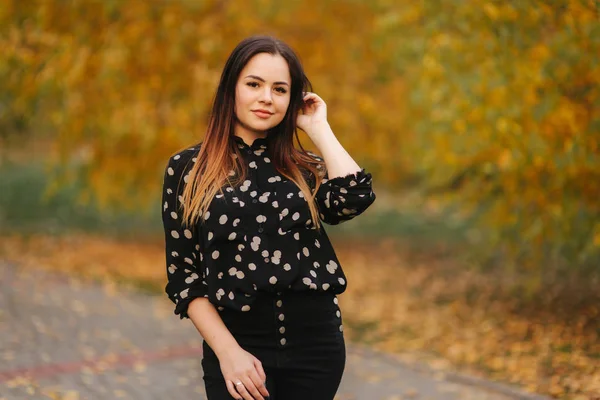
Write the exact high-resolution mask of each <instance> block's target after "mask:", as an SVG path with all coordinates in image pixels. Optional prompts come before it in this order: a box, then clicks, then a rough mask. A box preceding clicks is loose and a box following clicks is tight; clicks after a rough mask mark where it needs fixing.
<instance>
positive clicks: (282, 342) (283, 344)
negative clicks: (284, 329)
mask: <svg viewBox="0 0 600 400" xmlns="http://www.w3.org/2000/svg"><path fill="white" fill-rule="evenodd" d="M279 342H280V343H281V345H282V346H285V343H286V342H287V340H285V338H281V340H280V341H279Z"/></svg>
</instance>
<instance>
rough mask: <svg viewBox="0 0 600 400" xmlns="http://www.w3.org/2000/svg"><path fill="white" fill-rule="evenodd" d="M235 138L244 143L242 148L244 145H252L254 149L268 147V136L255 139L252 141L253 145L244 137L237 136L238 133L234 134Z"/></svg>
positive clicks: (236, 140) (241, 143) (238, 142)
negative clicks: (245, 140)
mask: <svg viewBox="0 0 600 400" xmlns="http://www.w3.org/2000/svg"><path fill="white" fill-rule="evenodd" d="M233 140H235V142H236V143H237V144H240V145H242V148H243V147H250V148H253V149H256V148H260V147H262V148H265V149H266V148H267V138H266V137H265V138H257V139H254V142H253V143H252V145H248V144H247V143H246V142H244V139H242V138H241V137H239V136H236V135H233ZM263 146H264V147H263Z"/></svg>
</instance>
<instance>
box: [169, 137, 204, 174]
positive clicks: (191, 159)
mask: <svg viewBox="0 0 600 400" xmlns="http://www.w3.org/2000/svg"><path fill="white" fill-rule="evenodd" d="M201 145H202V143H197V144H195V145H193V146H190V147H188V148H185V149H183V150H180V151H178V152H177V153H175V154H173V155H172V156H171V157H169V160H168V162H167V167H166V170H167V171H166V172H167V175H170V176H181V174H182V173H183V172H187V171H189V170H190V169H191V168H192V166H193V163H195V162H196V157H197V156H198V151H200V146H201Z"/></svg>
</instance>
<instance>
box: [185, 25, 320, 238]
mask: <svg viewBox="0 0 600 400" xmlns="http://www.w3.org/2000/svg"><path fill="white" fill-rule="evenodd" d="M259 53H269V54H272V55H276V54H278V55H281V56H282V57H283V58H284V59H285V60H286V62H287V64H288V67H289V69H290V76H291V78H292V86H291V89H290V104H289V106H288V109H287V112H286V114H285V117H284V119H283V120H282V121H281V122H280V123H279V124H278V125H277V126H275V127H274V128H272V129H271V130H270V131H269V132H268V135H267V144H268V148H269V152H270V153H271V154H270V155H271V158H272V162H273V165H274V167H275V168H276V169H277V171H278V172H279V173H280V174H281V175H283V176H285V177H286V178H288V179H289V180H291V181H293V182H294V183H295V184H296V185H298V187H299V188H300V190H302V192H303V193H304V198H305V199H307V201H308V206H309V209H310V214H311V218H312V222H313V224H314V226H315V227H316V229H320V223H319V214H318V209H317V206H316V203H315V200H314V197H315V194H316V192H317V189H318V188H319V186H320V184H321V181H322V177H323V176H324V171H325V165H324V163H323V162H319V161H317V160H316V159H315V158H314V157H312V156H310V155H309V154H308V153H307V152H306V150H304V148H303V147H302V144H301V143H300V140H299V139H298V132H297V129H296V118H297V116H298V112H299V110H300V109H301V108H302V106H303V104H304V102H303V97H304V94H303V92H308V91H311V84H310V81H309V80H308V78H307V77H306V75H305V74H304V69H303V68H302V64H301V63H300V61H299V59H298V57H297V56H296V54H295V53H294V51H293V50H292V49H291V48H290V47H289V46H288V45H287V44H285V43H284V42H282V41H280V40H278V39H276V38H273V37H270V36H251V37H249V38H247V39H244V40H243V41H242V42H240V43H239V44H238V45H237V46H236V48H235V49H234V50H233V52H232V53H231V54H230V56H229V58H228V59H227V62H226V63H225V67H224V68H223V72H222V74H221V79H220V82H219V86H218V87H217V92H216V95H215V99H214V101H213V105H212V111H211V114H210V118H209V121H208V128H207V131H206V135H205V138H204V141H203V143H202V145H201V146H200V150H199V152H198V155H197V157H196V162H195V163H194V165H193V167H192V168H191V170H190V172H189V176H188V177H187V182H188V184H187V185H185V188H184V190H183V193H182V197H183V199H182V207H183V221H184V223H185V224H186V225H188V226H189V225H193V224H195V223H197V222H198V221H203V220H204V214H205V212H206V211H207V209H208V207H209V205H210V203H211V202H212V200H213V198H214V196H215V195H216V194H217V193H222V187H223V186H224V184H225V183H226V182H227V183H229V184H230V185H231V186H236V185H238V184H239V183H241V182H243V181H244V180H245V179H246V175H247V172H248V171H247V168H246V166H245V165H244V163H243V162H242V155H241V152H240V150H239V148H238V146H237V145H236V143H235V140H234V127H235V121H236V116H235V89H236V85H237V81H238V78H239V75H240V73H241V71H242V69H243V68H244V67H245V66H246V64H247V63H248V61H250V59H251V58H252V57H254V56H255V55H256V54H259ZM294 137H295V138H296V141H297V143H298V146H299V147H300V149H297V148H296V147H295V146H294ZM303 170H304V172H305V173H306V172H307V173H308V176H305V175H304V174H303ZM231 171H234V172H235V174H234V175H230V172H231ZM231 176H234V177H235V178H233V179H232V178H231ZM307 178H309V179H311V180H312V179H314V184H315V189H314V191H313V192H312V193H311V190H310V186H309V184H308V182H307Z"/></svg>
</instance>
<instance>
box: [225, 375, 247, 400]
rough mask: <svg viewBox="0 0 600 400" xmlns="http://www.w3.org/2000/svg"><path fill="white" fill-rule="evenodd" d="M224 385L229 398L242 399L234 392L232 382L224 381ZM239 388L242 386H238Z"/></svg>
mask: <svg viewBox="0 0 600 400" xmlns="http://www.w3.org/2000/svg"><path fill="white" fill-rule="evenodd" d="M225 385H226V386H227V391H228V392H229V394H230V395H231V397H233V398H234V399H236V400H242V399H243V397H242V396H241V395H240V394H239V393H238V392H237V390H235V385H234V383H233V382H231V381H230V380H226V381H225ZM239 386H242V385H239Z"/></svg>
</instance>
